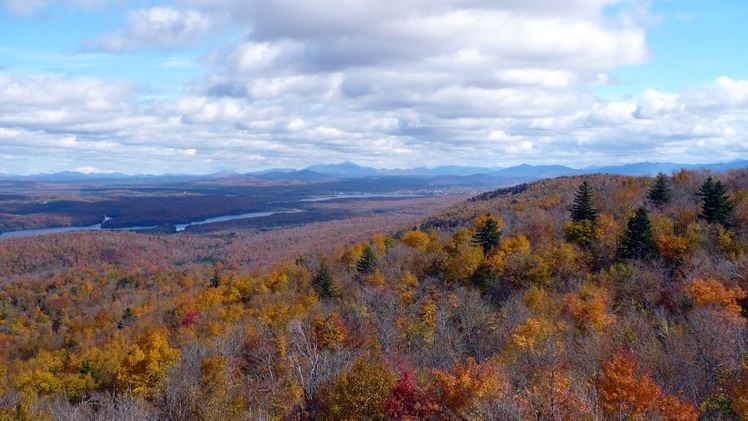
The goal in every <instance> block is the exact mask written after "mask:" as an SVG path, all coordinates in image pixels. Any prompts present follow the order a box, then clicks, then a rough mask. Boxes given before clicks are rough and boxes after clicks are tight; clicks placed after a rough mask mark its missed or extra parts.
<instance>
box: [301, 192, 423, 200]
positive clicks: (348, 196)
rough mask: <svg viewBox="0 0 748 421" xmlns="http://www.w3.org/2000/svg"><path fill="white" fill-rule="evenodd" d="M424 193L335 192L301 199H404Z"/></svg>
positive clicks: (420, 195)
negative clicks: (329, 194)
mask: <svg viewBox="0 0 748 421" xmlns="http://www.w3.org/2000/svg"><path fill="white" fill-rule="evenodd" d="M423 196H424V195H422V194H393V193H383V194H370V193H362V194H335V195H331V196H321V197H314V198H309V199H301V201H302V202H326V201H328V200H336V199H402V198H408V197H413V198H415V197H423Z"/></svg>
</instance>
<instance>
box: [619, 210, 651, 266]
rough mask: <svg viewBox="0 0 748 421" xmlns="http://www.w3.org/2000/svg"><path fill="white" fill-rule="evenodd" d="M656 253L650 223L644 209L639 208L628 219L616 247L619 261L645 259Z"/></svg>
mask: <svg viewBox="0 0 748 421" xmlns="http://www.w3.org/2000/svg"><path fill="white" fill-rule="evenodd" d="M656 251H657V248H656V246H655V242H654V236H653V234H652V223H651V222H650V221H649V215H648V214H647V209H646V208H645V207H643V206H642V207H640V208H638V209H637V210H636V213H634V215H632V216H631V217H630V218H629V221H628V229H627V230H626V234H625V235H624V237H623V239H622V240H621V242H620V244H619V245H618V257H619V258H621V259H645V258H648V257H651V256H653V255H654V254H655V253H656Z"/></svg>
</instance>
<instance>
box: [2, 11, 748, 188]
mask: <svg viewBox="0 0 748 421" xmlns="http://www.w3.org/2000/svg"><path fill="white" fill-rule="evenodd" d="M747 21H748V2H746V1H745V0H716V1H713V2H707V1H703V0H680V1H679V0H649V1H647V0H398V1H391V0H303V1H302V0H151V1H128V0H0V173H14V174H33V173H39V172H56V171H63V170H78V171H84V172H93V171H103V172H108V171H122V172H126V173H151V174H160V173H209V172H215V171H219V170H232V171H237V172H249V171H256V170H262V169H268V168H289V167H290V168H302V167H305V166H308V165H311V164H317V163H336V162H341V161H344V160H350V161H353V162H355V163H358V164H361V165H367V166H373V167H380V168H406V167H418V166H427V167H434V166H439V165H466V166H490V167H502V166H510V165H517V164H521V163H528V164H563V165H568V166H572V167H575V168H579V167H583V166H587V165H599V164H613V163H631V162H640V161H646V160H648V161H672V162H681V163H697V162H702V163H704V162H718V161H729V160H734V159H743V158H748V138H747V137H746V128H748V63H746V54H745V45H744V44H745V42H746V39H748V25H746V24H745V22H747Z"/></svg>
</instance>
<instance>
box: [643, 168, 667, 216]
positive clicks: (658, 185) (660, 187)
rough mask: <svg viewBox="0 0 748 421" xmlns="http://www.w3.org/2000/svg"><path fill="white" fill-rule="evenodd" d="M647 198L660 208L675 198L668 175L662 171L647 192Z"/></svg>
mask: <svg viewBox="0 0 748 421" xmlns="http://www.w3.org/2000/svg"><path fill="white" fill-rule="evenodd" d="M647 198H648V199H649V201H650V202H652V203H653V204H654V205H655V206H657V207H658V208H661V207H663V206H665V205H667V204H668V203H670V201H671V200H673V192H672V191H671V190H670V181H669V180H668V177H667V176H666V175H665V174H664V173H662V172H660V173H658V174H657V176H656V177H655V180H654V183H653V184H652V187H650V189H649V192H647Z"/></svg>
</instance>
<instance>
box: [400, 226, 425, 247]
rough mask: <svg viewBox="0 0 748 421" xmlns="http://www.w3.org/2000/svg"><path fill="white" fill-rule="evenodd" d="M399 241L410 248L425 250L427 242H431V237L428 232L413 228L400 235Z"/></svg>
mask: <svg viewBox="0 0 748 421" xmlns="http://www.w3.org/2000/svg"><path fill="white" fill-rule="evenodd" d="M400 241H402V242H403V244H405V245H406V246H408V247H410V248H414V249H416V250H421V251H425V250H426V247H428V245H429V243H430V242H431V238H429V236H428V234H426V233H425V232H423V231H420V230H415V231H408V232H406V233H405V234H403V235H402V237H400Z"/></svg>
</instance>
